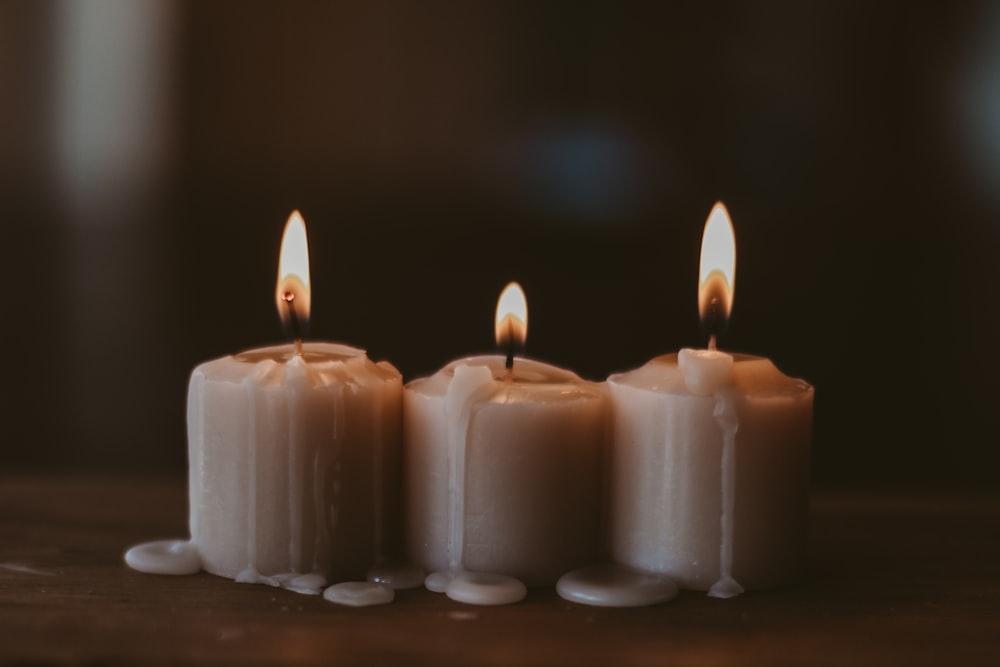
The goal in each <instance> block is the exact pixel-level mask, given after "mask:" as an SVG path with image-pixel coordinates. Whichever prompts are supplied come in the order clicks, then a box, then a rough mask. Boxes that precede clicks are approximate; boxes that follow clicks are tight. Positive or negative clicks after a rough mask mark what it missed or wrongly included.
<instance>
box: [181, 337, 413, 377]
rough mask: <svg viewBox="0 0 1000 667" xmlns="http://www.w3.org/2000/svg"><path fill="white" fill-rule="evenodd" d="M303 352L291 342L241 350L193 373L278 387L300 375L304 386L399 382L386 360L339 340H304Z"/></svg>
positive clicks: (199, 366)
mask: <svg viewBox="0 0 1000 667" xmlns="http://www.w3.org/2000/svg"><path fill="white" fill-rule="evenodd" d="M302 350H303V354H302V355H301V356H300V355H298V354H297V353H296V346H295V345H294V344H293V343H287V344H283V345H270V346H265V347H258V348H252V349H249V350H244V351H242V352H239V353H237V354H233V355H227V356H224V357H218V358H216V359H211V360H209V361H205V362H203V363H201V364H199V365H198V366H197V367H195V369H194V370H193V371H192V379H193V378H194V376H204V377H206V378H209V379H210V380H211V381H212V382H223V383H242V382H248V381H249V382H253V383H254V384H256V385H260V386H270V387H275V388H281V387H283V386H284V384H285V382H286V381H287V380H290V379H291V378H299V380H295V381H296V382H299V381H302V382H305V383H306V384H305V385H304V386H309V385H311V386H328V385H331V384H337V383H346V384H349V385H355V386H362V385H370V384H372V383H375V384H380V383H384V382H392V383H398V384H402V375H401V374H400V372H399V370H397V369H396V368H395V367H394V366H393V365H392V364H390V363H388V362H386V361H380V362H378V363H375V362H373V361H372V360H371V359H369V358H368V356H367V355H366V354H365V352H364V350H360V349H358V348H355V347H350V346H348V345H341V344H339V343H326V342H321V341H311V342H307V343H303V345H302Z"/></svg>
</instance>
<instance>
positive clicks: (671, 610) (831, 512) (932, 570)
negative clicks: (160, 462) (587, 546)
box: [0, 477, 1000, 667]
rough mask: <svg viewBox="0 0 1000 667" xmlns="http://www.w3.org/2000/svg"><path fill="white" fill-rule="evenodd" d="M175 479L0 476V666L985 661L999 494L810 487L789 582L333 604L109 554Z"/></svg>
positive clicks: (174, 507)
mask: <svg viewBox="0 0 1000 667" xmlns="http://www.w3.org/2000/svg"><path fill="white" fill-rule="evenodd" d="M186 523H187V501H186V487H185V483H184V482H183V481H181V480H167V481H164V480H145V479H132V480H123V479H94V478H62V479H51V478H26V477H8V478H6V479H3V478H0V661H3V662H5V663H19V664H20V663H24V662H29V663H34V664H45V663H59V664H81V663H83V664H107V665H114V664H122V665H139V664H162V663H174V664H176V663H184V664H219V663H239V664H248V663H249V664H358V665H380V664H386V665H423V664H428V665H614V666H618V665H667V664H669V665H729V664H749V665H796V666H802V665H820V664H827V665H879V666H881V665H907V666H908V667H909V666H913V665H949V666H950V665H955V666H968V665H992V666H996V665H1000V493H998V492H980V493H972V492H961V493H955V492H944V491H941V492H928V491H920V492H899V491H895V492H889V491H886V492H878V493H872V492H868V493H860V492H847V491H842V492H834V491H819V490H818V491H816V492H815V493H814V497H813V505H812V524H811V525H812V542H811V546H810V557H811V561H810V562H811V567H810V572H809V575H808V577H807V578H806V579H805V580H804V581H803V582H801V584H799V585H797V586H794V587H792V588H788V589H784V590H777V591H769V592H763V593H752V594H747V595H744V596H742V597H739V598H735V599H732V600H715V599H710V598H708V597H706V596H705V595H703V594H700V593H691V592H684V593H682V594H681V595H680V596H679V597H678V598H677V599H676V600H674V601H673V602H670V603H667V604H663V605H660V606H656V607H649V608H643V609H598V608H592V607H585V606H579V605H575V604H571V603H568V602H565V601H563V600H561V599H560V598H558V597H557V596H556V595H555V593H554V591H552V590H549V589H544V590H536V591H532V592H531V593H530V594H529V596H528V598H527V599H526V600H525V601H523V602H521V603H519V604H516V605H512V606H506V607H472V606H467V605H463V604H460V603H457V602H452V601H450V600H448V599H446V598H444V597H443V596H441V595H435V594H432V593H429V592H427V591H424V590H417V591H400V592H398V594H397V598H396V602H395V603H394V604H391V605H387V606H382V607H371V608H366V609H351V608H345V607H340V606H337V605H333V604H331V603H328V602H326V601H324V600H323V599H321V598H318V597H307V596H302V595H298V594H296V593H291V592H288V591H284V590H279V589H272V588H268V587H266V586H250V585H243V584H235V583H233V582H231V581H228V580H225V579H221V578H217V577H213V576H210V575H206V574H201V575H196V576H188V577H159V576H154V575H145V574H140V573H138V572H133V571H131V570H129V569H128V568H126V567H125V565H124V564H123V561H122V554H123V552H124V550H125V548H126V547H128V546H130V545H132V544H134V543H138V542H141V541H146V540H149V539H156V538H162V537H174V536H183V535H186Z"/></svg>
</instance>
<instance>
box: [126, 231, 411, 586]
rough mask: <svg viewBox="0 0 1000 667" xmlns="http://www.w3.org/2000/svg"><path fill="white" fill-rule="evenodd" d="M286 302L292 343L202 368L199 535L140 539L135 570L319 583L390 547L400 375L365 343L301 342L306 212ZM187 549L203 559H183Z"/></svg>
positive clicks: (285, 274)
mask: <svg viewBox="0 0 1000 667" xmlns="http://www.w3.org/2000/svg"><path fill="white" fill-rule="evenodd" d="M276 302H277V306H278V310H279V313H280V315H281V319H282V322H283V323H284V325H285V328H286V330H287V331H288V333H289V335H290V337H292V338H293V339H294V342H293V343H291V344H287V345H278V346H273V347H263V348H257V349H253V350H248V351H245V352H242V353H240V354H237V355H234V356H227V357H222V358H220V359H215V360H212V361H208V362H206V363H203V364H201V365H199V366H198V367H197V368H195V369H194V372H193V373H192V375H191V381H190V387H189V390H188V454H189V463H190V479H189V493H190V525H191V540H190V543H188V544H184V543H179V544H178V543H173V544H171V543H155V544H153V545H141V546H140V547H137V548H135V549H133V550H132V551H130V552H129V554H128V555H127V558H126V560H127V562H128V563H129V564H130V565H131V566H133V567H135V568H136V569H140V570H144V571H154V572H164V571H165V570H167V571H169V570H170V567H169V564H170V563H171V562H173V563H174V565H175V568H174V569H175V570H180V571H184V570H185V569H186V570H193V569H198V568H203V569H205V570H206V571H208V572H210V573H212V574H216V575H219V576H223V577H228V578H231V579H235V580H236V581H240V582H248V583H265V584H270V585H274V586H283V587H286V588H289V589H291V590H296V591H299V592H302V593H314V594H315V593H319V592H320V591H321V590H322V589H323V588H324V587H325V585H326V583H327V582H328V581H342V580H345V579H358V578H362V579H363V578H364V577H365V576H366V573H367V571H368V569H369V568H370V567H371V566H372V565H374V564H375V563H376V561H377V560H378V559H379V557H381V556H383V555H384V552H385V550H386V549H387V547H388V541H389V535H390V534H391V532H392V531H393V530H394V526H393V525H392V516H391V515H392V511H391V510H392V505H393V502H392V498H393V494H394V492H395V491H394V490H395V489H396V488H397V486H398V484H399V475H398V466H399V462H400V459H399V457H400V434H401V421H400V419H401V410H402V378H401V376H400V374H399V372H398V371H397V370H396V369H395V368H393V367H392V366H391V365H390V364H388V363H386V362H380V363H377V364H376V363H373V362H371V361H370V360H369V359H368V358H367V356H365V353H364V352H363V351H362V350H359V349H356V348H353V347H348V346H346V345H340V344H335V343H324V342H303V340H302V339H303V336H304V334H305V332H306V329H307V327H308V323H309V310H310V285H309V261H308V248H307V242H306V232H305V225H304V223H303V221H302V217H301V216H300V215H299V213H298V212H297V211H296V212H294V213H292V215H291V216H290V217H289V219H288V222H287V224H286V226H285V232H284V237H283V239H282V248H281V259H280V262H279V273H278V282H277V288H276ZM170 549H173V550H174V551H176V552H177V555H176V556H175V557H173V558H171V557H170V556H171V555H170V553H169V550H170ZM180 554H183V555H185V556H187V557H191V556H192V554H196V557H195V561H193V562H189V563H187V567H186V568H185V567H181V566H180V565H179V563H180ZM195 563H196V564H197V567H196V566H195ZM378 593H379V595H380V596H382V597H384V596H385V591H384V590H379V591H378ZM390 599H391V596H390Z"/></svg>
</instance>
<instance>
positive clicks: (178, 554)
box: [0, 540, 424, 607]
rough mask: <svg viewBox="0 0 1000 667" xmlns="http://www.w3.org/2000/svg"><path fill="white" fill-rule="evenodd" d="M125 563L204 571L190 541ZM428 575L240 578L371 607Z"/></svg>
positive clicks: (397, 569) (132, 555)
mask: <svg viewBox="0 0 1000 667" xmlns="http://www.w3.org/2000/svg"><path fill="white" fill-rule="evenodd" d="M125 563H126V564H127V565H128V566H129V567H130V568H132V569H133V570H136V571H138V572H145V573H147V574H163V575H187V574H197V573H198V572H201V570H202V568H201V556H200V554H199V553H198V547H197V545H195V544H194V543H193V542H191V541H189V540H159V541H156V542H145V543H143V544H137V545H136V546H134V547H132V548H131V549H129V550H128V551H126V552H125ZM0 568H4V569H8V570H12V571H15V572H26V573H30V574H46V575H49V574H53V573H52V572H45V571H42V570H35V569H34V568H31V567H29V566H27V565H20V564H18V563H0ZM423 576H424V573H423V571H422V570H420V569H419V568H417V567H416V566H414V565H410V564H408V563H391V562H386V563H380V564H379V565H376V566H374V567H373V568H372V569H371V571H370V572H369V573H368V577H369V580H370V581H345V582H342V583H338V584H334V585H333V586H329V587H328V586H327V581H326V577H325V576H323V575H322V574H319V573H310V574H301V573H298V572H287V573H282V574H274V575H262V574H260V573H259V572H258V571H257V570H256V569H255V568H253V567H248V568H247V569H245V570H243V571H242V572H240V573H239V574H238V575H236V579H235V581H236V582H237V583H241V584H265V585H267V586H273V587H275V588H284V589H285V590H288V591H292V592H294V593H301V594H302V595H319V594H321V593H322V594H323V598H324V599H326V600H329V601H330V602H335V603H337V604H343V605H348V606H351V607H367V606H370V605H377V604H387V603H389V602H392V601H393V599H394V598H395V589H397V588H399V589H402V588H416V587H418V586H419V585H420V584H421V583H422V582H423Z"/></svg>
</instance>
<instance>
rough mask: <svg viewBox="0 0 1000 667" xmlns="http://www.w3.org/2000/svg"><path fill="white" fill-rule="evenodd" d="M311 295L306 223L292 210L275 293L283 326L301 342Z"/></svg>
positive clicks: (306, 325) (279, 263) (284, 236)
mask: <svg viewBox="0 0 1000 667" xmlns="http://www.w3.org/2000/svg"><path fill="white" fill-rule="evenodd" d="M310 294H311V293H310V289H309V244H308V242H307V241H306V223H305V222H304V221H303V220H302V215H301V214H300V213H299V212H298V211H292V214H291V215H290V216H288V222H286V223H285V233H284V234H283V235H282V237H281V254H280V256H279V259H278V283H277V286H276V288H275V293H274V296H275V302H276V303H277V306H278V315H280V316H281V323H282V324H283V325H284V326H285V330H286V331H287V332H288V334H289V336H290V337H292V338H296V339H301V338H302V336H303V335H304V333H305V331H306V329H307V328H308V326H309V305H310V302H311V296H310Z"/></svg>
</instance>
